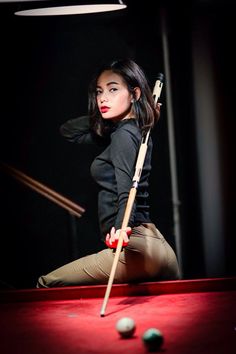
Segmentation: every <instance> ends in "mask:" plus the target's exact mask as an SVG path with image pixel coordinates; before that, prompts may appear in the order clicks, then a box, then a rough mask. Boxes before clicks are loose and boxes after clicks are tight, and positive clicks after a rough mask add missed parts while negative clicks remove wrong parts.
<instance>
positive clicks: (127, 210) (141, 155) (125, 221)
mask: <svg viewBox="0 0 236 354" xmlns="http://www.w3.org/2000/svg"><path fill="white" fill-rule="evenodd" d="M163 78H164V76H163V74H160V75H159V79H158V80H156V83H155V87H154V90H153V96H154V101H155V103H157V102H158V99H159V97H160V94H161V89H162V86H163V82H162V81H163ZM149 135H150V130H149V131H148V132H147V134H146V135H145V136H144V137H143V139H142V143H141V145H140V148H139V153H138V158H137V162H136V166H135V174H134V177H133V186H132V188H131V189H130V192H129V197H128V201H127V205H126V208H125V214H124V218H123V221H122V226H121V232H120V235H119V239H118V244H117V247H116V253H115V257H114V260H113V264H112V268H111V273H110V276H109V280H108V284H107V288H106V293H105V296H104V299H103V304H102V308H101V311H100V316H101V317H104V316H105V311H106V307H107V303H108V300H109V296H110V292H111V288H112V284H113V281H114V277H115V272H116V268H117V265H118V261H119V257H120V252H121V250H122V244H123V234H124V232H126V231H125V230H126V227H127V226H128V223H129V218H130V214H131V211H132V208H133V204H134V200H135V197H136V193H137V189H138V183H139V180H140V177H141V173H142V169H143V164H144V160H145V157H146V152H147V147H148V139H149Z"/></svg>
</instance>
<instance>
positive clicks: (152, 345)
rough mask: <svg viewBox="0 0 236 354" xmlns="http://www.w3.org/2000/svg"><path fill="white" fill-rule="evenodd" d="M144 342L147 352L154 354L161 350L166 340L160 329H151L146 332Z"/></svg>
mask: <svg viewBox="0 0 236 354" xmlns="http://www.w3.org/2000/svg"><path fill="white" fill-rule="evenodd" d="M142 340H143V343H144V345H145V347H146V348H147V350H148V351H149V352H154V351H157V350H159V349H160V348H161V346H162V344H163V341H164V338H163V335H162V333H161V332H160V331H159V329H156V328H149V329H148V330H146V331H145V332H144V334H143V336H142Z"/></svg>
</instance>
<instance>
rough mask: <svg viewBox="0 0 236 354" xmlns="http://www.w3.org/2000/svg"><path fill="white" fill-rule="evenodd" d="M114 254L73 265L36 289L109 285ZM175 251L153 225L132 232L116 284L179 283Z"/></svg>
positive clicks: (50, 275) (87, 258)
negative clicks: (163, 281)
mask: <svg viewBox="0 0 236 354" xmlns="http://www.w3.org/2000/svg"><path fill="white" fill-rule="evenodd" d="M114 257H115V252H114V250H112V249H110V248H106V249H104V250H102V251H100V252H98V253H95V254H91V255H88V256H85V257H82V258H79V259H77V260H75V261H72V262H70V263H68V264H66V265H64V266H62V267H60V268H57V269H55V270H54V271H52V272H50V273H48V274H47V275H42V276H40V277H39V279H38V282H37V285H36V287H37V288H49V287H60V286H73V285H96V284H106V283H107V282H108V279H109V275H110V271H111V268H112V264H113V260H114ZM179 277H180V276H179V267H178V262H177V258H176V255H175V252H174V250H173V249H172V248H171V246H170V245H169V244H168V242H167V241H166V240H165V238H164V237H163V235H162V234H161V233H160V232H159V230H158V229H157V228H156V227H155V225H154V224H152V223H146V224H142V225H140V226H137V227H134V228H133V229H132V234H131V235H130V241H129V244H128V246H126V247H125V248H123V250H122V251H121V253H120V257H119V261H118V264H117V268H116V273H115V278H114V283H129V282H145V281H155V280H175V279H179Z"/></svg>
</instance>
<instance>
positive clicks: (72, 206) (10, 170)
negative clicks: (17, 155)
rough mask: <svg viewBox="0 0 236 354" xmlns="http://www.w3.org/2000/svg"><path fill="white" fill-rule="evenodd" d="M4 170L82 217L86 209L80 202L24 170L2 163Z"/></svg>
mask: <svg viewBox="0 0 236 354" xmlns="http://www.w3.org/2000/svg"><path fill="white" fill-rule="evenodd" d="M0 166H1V167H2V168H3V170H4V171H5V172H7V173H9V174H10V175H11V176H13V177H14V178H16V179H17V180H18V181H20V182H21V183H23V184H24V185H26V186H28V187H30V188H31V189H33V190H34V191H36V192H38V193H39V194H41V195H43V196H44V197H46V198H47V199H49V200H51V201H53V202H54V203H56V204H57V205H59V206H60V207H62V208H64V209H66V210H67V211H69V212H70V213H71V214H74V215H76V216H77V217H81V215H82V213H84V212H85V209H84V208H82V207H81V206H79V205H78V204H76V203H74V202H72V201H71V200H69V199H68V198H66V197H64V196H62V195H61V194H59V193H57V192H55V191H53V190H52V189H50V188H48V187H46V186H45V185H44V184H42V183H40V182H38V181H36V180H35V179H33V178H31V177H29V176H27V175H26V174H24V173H23V172H21V171H19V170H17V169H16V168H14V167H12V166H9V165H7V164H5V163H1V165H0Z"/></svg>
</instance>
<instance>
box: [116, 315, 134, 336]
mask: <svg viewBox="0 0 236 354" xmlns="http://www.w3.org/2000/svg"><path fill="white" fill-rule="evenodd" d="M116 330H117V332H118V333H119V334H120V336H121V337H122V338H130V337H132V336H133V334H134V332H135V330H136V325H135V322H134V320H133V319H132V318H130V317H123V318H121V319H120V320H119V321H117V322H116Z"/></svg>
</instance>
